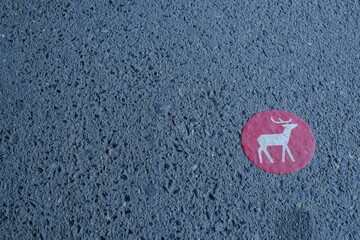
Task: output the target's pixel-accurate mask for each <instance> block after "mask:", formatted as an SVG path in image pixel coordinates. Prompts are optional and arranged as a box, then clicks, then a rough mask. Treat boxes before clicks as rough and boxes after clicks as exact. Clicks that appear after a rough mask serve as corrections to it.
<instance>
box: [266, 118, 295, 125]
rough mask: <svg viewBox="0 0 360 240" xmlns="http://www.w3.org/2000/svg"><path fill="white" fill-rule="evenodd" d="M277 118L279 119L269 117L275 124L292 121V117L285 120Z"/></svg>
mask: <svg viewBox="0 0 360 240" xmlns="http://www.w3.org/2000/svg"><path fill="white" fill-rule="evenodd" d="M279 120H280V121H275V120H274V119H273V118H272V117H271V121H273V122H274V123H276V124H284V123H289V122H291V121H292V119H290V120H287V121H284V120H282V119H281V118H279Z"/></svg>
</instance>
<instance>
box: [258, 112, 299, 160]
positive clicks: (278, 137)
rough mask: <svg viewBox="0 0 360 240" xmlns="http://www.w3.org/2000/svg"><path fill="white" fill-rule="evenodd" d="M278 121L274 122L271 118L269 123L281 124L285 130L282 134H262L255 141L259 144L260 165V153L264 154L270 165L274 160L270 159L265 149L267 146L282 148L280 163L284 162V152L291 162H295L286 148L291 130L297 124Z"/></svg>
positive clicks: (260, 158)
mask: <svg viewBox="0 0 360 240" xmlns="http://www.w3.org/2000/svg"><path fill="white" fill-rule="evenodd" d="M279 120H280V121H275V120H274V119H273V118H271V121H273V122H274V123H276V124H281V126H283V127H284V128H285V129H284V131H283V133H280V134H263V135H260V137H258V139H257V141H258V142H259V144H260V147H259V149H258V154H259V160H260V163H262V162H263V161H262V155H261V152H264V153H265V155H266V156H267V158H268V159H269V161H270V162H271V163H274V160H273V159H272V158H271V156H270V154H269V152H268V150H267V147H268V146H282V162H285V150H286V152H287V153H288V154H289V156H290V159H291V161H293V162H295V159H294V157H293V155H292V154H291V152H290V149H289V147H288V142H289V139H290V135H291V130H292V129H294V128H296V127H297V124H293V123H290V122H291V119H290V120H288V121H283V120H281V118H279Z"/></svg>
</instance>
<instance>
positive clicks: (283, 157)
mask: <svg viewBox="0 0 360 240" xmlns="http://www.w3.org/2000/svg"><path fill="white" fill-rule="evenodd" d="M285 147H286V146H282V156H281V162H285Z"/></svg>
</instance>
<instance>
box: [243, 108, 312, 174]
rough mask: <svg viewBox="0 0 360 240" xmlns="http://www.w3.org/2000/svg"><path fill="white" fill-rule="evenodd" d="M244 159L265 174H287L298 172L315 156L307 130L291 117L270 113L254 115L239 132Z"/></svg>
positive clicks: (308, 128)
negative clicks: (247, 159) (265, 172)
mask: <svg viewBox="0 0 360 240" xmlns="http://www.w3.org/2000/svg"><path fill="white" fill-rule="evenodd" d="M241 141H242V147H243V149H244V152H245V154H246V156H247V157H248V158H249V159H250V161H251V162H253V163H254V164H255V165H256V166H257V167H259V168H261V169H262V170H264V171H267V172H271V173H277V174H286V173H292V172H295V171H298V170H300V169H301V168H303V167H304V166H305V165H306V164H308V163H309V162H310V160H311V158H312V156H313V155H314V150H315V139H314V135H313V134H312V132H311V129H310V127H309V126H308V125H307V124H306V123H305V122H304V121H303V120H302V119H301V118H299V117H297V116H295V115H294V114H291V113H288V112H285V111H280V110H271V111H265V112H261V113H258V114H256V115H255V116H253V117H252V118H251V119H250V120H249V121H248V122H247V123H246V125H245V127H244V129H243V130H242V133H241Z"/></svg>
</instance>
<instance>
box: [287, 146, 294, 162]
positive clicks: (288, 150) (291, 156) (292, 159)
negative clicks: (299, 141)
mask: <svg viewBox="0 0 360 240" xmlns="http://www.w3.org/2000/svg"><path fill="white" fill-rule="evenodd" d="M286 151H287V153H288V154H289V156H290V159H291V161H293V162H295V159H294V157H293V155H292V154H291V152H290V149H289V147H288V146H286Z"/></svg>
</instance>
